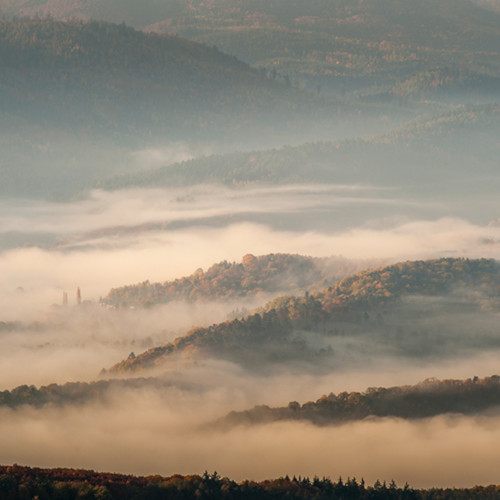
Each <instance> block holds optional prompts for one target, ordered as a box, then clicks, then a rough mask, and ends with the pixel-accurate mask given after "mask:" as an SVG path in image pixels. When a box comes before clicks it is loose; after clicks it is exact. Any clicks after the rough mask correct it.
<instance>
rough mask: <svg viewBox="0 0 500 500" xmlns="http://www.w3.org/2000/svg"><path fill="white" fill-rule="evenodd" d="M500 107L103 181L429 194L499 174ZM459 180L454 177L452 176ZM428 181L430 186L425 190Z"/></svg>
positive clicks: (102, 184)
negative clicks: (324, 186)
mask: <svg viewBox="0 0 500 500" xmlns="http://www.w3.org/2000/svg"><path fill="white" fill-rule="evenodd" d="M499 134H500V107H499V106H498V105H478V106H464V107H459V108H457V109H454V110H453V111H449V112H445V113H442V114H439V113H438V114H435V115H433V116H432V115H431V116H423V117H420V118H417V119H415V120H413V121H411V122H409V123H407V124H406V125H404V126H402V127H400V128H398V129H395V130H393V131H391V132H388V133H385V134H380V135H376V136H371V137H365V138H358V139H353V140H345V141H336V142H316V143H307V144H304V145H301V146H295V147H292V146H287V147H283V148H280V149H271V150H264V151H252V152H248V153H229V154H225V155H220V154H219V155H211V156H206V157H203V158H197V159H193V160H188V161H185V162H182V163H178V164H172V165H167V166H164V167H160V168H155V169H151V170H147V171H143V172H140V173H134V174H127V175H122V176H115V177H111V178H108V179H102V180H100V181H99V182H98V183H96V184H95V186H96V187H99V188H103V189H111V190H112V189H123V188H131V187H151V186H167V187H172V186H186V185H194V184H199V183H212V184H225V185H230V186H233V185H236V186H246V185H254V184H259V183H260V184H288V183H291V184H293V183H307V182H309V183H315V182H316V183H331V184H349V183H352V184H360V183H361V184H371V185H375V186H377V185H378V186H384V187H385V186H397V187H404V189H405V190H406V191H410V192H411V191H414V192H417V193H419V194H420V195H423V196H425V195H426V193H432V190H433V186H434V187H435V186H439V189H440V196H442V193H443V191H446V189H447V187H448V186H450V185H451V186H452V190H451V191H452V194H453V196H456V189H457V185H456V184H457V183H458V184H459V183H460V182H463V181H464V180H466V181H467V183H468V184H467V185H468V186H470V185H471V183H472V184H474V183H478V182H479V183H480V182H482V181H483V179H484V178H485V177H486V178H488V179H490V180H489V181H488V182H491V180H493V179H495V178H496V177H497V174H498V166H499V164H498V158H499V155H500V149H499V148H500V146H499V142H498V140H497V138H498V136H499ZM452 183H454V184H452ZM422 187H424V188H425V189H424V190H422Z"/></svg>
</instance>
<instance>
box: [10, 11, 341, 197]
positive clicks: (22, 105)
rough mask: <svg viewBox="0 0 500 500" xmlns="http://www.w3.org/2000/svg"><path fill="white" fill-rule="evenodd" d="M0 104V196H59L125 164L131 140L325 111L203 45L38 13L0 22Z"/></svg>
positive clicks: (310, 121)
mask: <svg viewBox="0 0 500 500" xmlns="http://www.w3.org/2000/svg"><path fill="white" fill-rule="evenodd" d="M0 109H1V110H2V120H1V125H0V149H1V150H2V159H1V162H0V178H1V181H2V182H1V183H0V196H1V195H9V196H16V195H17V196H23V197H33V196H36V197H40V196H44V197H54V196H56V197H62V198H65V197H68V196H71V195H73V194H74V193H75V192H78V191H80V190H81V189H82V188H84V187H88V186H89V184H91V183H92V181H93V180H95V179H97V178H102V177H107V176H110V175H113V174H117V173H123V172H126V171H130V169H132V168H133V167H135V168H137V166H136V165H134V164H133V161H132V155H131V153H132V152H133V151H136V150H140V149H145V148H148V147H152V146H155V147H156V146H157V145H158V144H165V143H167V144H170V143H175V142H176V141H183V142H188V143H190V144H199V143H204V141H210V142H212V141H215V143H217V144H218V145H219V146H220V147H221V148H223V147H228V144H231V145H232V147H235V146H234V145H235V144H241V143H242V142H245V143H249V142H252V141H254V142H253V143H256V142H257V141H261V140H267V139H269V137H271V136H272V137H273V140H274V138H279V141H281V139H282V138H283V140H285V139H284V137H288V136H289V134H291V135H293V134H296V135H297V134H300V132H301V131H303V130H304V129H306V130H311V133H312V134H314V133H315V131H316V128H315V127H317V129H318V130H320V129H321V127H322V126H323V125H324V121H323V119H324V120H326V121H330V122H331V120H332V119H333V117H335V116H336V113H335V110H334V109H333V108H332V107H331V106H329V105H327V104H326V103H325V102H324V101H323V100H322V99H321V98H320V97H317V96H313V95H308V94H306V93H303V92H300V91H299V90H297V89H294V88H292V86H291V85H286V84H285V83H282V82H278V81H276V80H271V79H270V78H268V77H267V76H266V75H265V74H263V73H262V72H260V71H258V70H256V69H253V68H251V67H250V66H249V65H247V64H245V63H243V62H241V61H239V60H238V59H236V58H235V57H234V56H228V55H226V54H223V53H222V52H220V51H219V50H217V49H216V48H214V47H208V46H205V45H202V44H199V43H196V42H193V41H189V40H186V39H183V38H180V37H177V36H170V35H156V34H146V33H144V32H140V31H136V30H134V29H133V28H130V27H128V26H126V25H123V24H122V25H117V24H111V23H105V22H102V21H88V22H82V21H76V20H72V21H65V22H62V21H61V22H60V21H54V20H53V19H49V18H43V19H39V18H38V19H25V18H20V19H17V20H13V21H7V20H0ZM277 140H278V139H277Z"/></svg>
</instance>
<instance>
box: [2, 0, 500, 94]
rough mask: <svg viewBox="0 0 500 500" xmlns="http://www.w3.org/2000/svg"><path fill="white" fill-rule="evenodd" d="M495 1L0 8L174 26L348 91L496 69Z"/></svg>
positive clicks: (302, 78) (302, 79) (294, 75)
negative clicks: (429, 74)
mask: <svg viewBox="0 0 500 500" xmlns="http://www.w3.org/2000/svg"><path fill="white" fill-rule="evenodd" d="M499 8H500V7H499V5H498V2H497V1H496V0H475V1H474V2H471V1H467V0H440V1H439V2H435V1H432V0H425V1H419V2H413V1H411V0H377V1H372V2H355V1H352V0H336V1H328V0H317V1H315V2H309V1H307V0H293V1H289V0H277V1H274V2H260V1H253V2H247V1H245V0H215V1H213V2H209V3H207V2H202V1H201V0H196V1H191V2H187V1H176V2H167V3H165V2H163V3H158V2H153V1H149V2H146V6H145V8H142V9H138V8H137V6H136V5H134V4H133V2H130V1H127V2H117V1H115V0H113V1H111V2H109V1H106V2H104V1H102V0H100V1H99V0H96V1H93V2H83V1H77V2H74V1H69V0H63V1H60V0H58V1H55V0H38V1H37V2H26V1H25V0H13V1H11V2H9V4H8V5H6V6H4V7H3V10H2V11H0V12H1V13H2V14H4V15H7V16H9V15H37V14H38V15H41V16H44V15H47V14H50V15H52V16H54V17H56V18H68V17H70V16H76V17H80V18H85V19H88V18H97V19H106V20H111V21H114V22H122V21H125V22H127V23H129V24H131V25H133V26H135V27H136V28H141V29H144V30H146V31H155V32H163V33H165V32H166V33H175V34H179V35H181V36H185V37H187V38H191V39H193V40H197V41H201V42H204V43H207V44H208V45H210V46H212V45H217V46H218V47H220V48H221V50H223V51H224V52H227V53H229V54H234V55H236V56H237V57H238V58H240V59H242V60H244V61H246V62H248V63H250V64H252V65H253V66H256V67H260V68H264V69H265V70H266V71H268V72H269V74H270V75H272V76H273V77H275V78H278V79H282V80H290V79H291V81H294V82H299V83H300V84H303V85H306V86H308V87H309V88H310V89H312V90H316V89H317V90H320V91H321V92H335V93H336V94H337V95H345V94H346V93H347V94H352V93H353V92H354V93H359V92H361V93H366V92H367V91H368V93H373V92H375V93H377V92H378V90H377V89H379V90H380V89H381V88H385V89H387V88H390V86H391V85H393V84H394V83H396V82H397V81H398V80H405V79H406V78H407V77H408V76H411V75H412V74H416V73H418V72H420V71H422V70H426V69H436V68H440V67H443V66H445V65H446V66H447V65H450V64H452V65H454V64H456V65H458V66H459V67H460V68H468V69H469V70H470V71H473V72H474V73H476V74H478V75H491V74H493V75H496V76H498V72H499V70H500V67H499V65H498V50H499V49H498V47H500V43H499V41H500V38H499V37H500V29H499V26H500V23H499V17H498V12H499ZM472 87H474V84H473V83H472ZM369 89H370V90H369Z"/></svg>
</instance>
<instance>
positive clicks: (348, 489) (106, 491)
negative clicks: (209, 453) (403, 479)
mask: <svg viewBox="0 0 500 500" xmlns="http://www.w3.org/2000/svg"><path fill="white" fill-rule="evenodd" d="M0 498H1V499H2V500H3V499H9V500H18V499H19V500H21V499H25V498H38V499H40V500H51V499H54V500H56V499H57V500H67V499H71V500H75V499H87V500H111V499H119V500H132V499H133V500H143V499H144V500H157V499H158V500H159V499H168V500H190V499H193V500H233V499H234V500H236V499H237V500H246V499H248V500H250V499H255V500H257V499H263V500H281V499H283V500H285V499H287V500H293V499H297V500H299V499H301V500H309V499H311V500H327V499H328V500H337V499H338V500H340V499H343V500H379V499H380V500H393V499H394V500H437V499H439V500H451V499H468V500H475V499H481V500H488V499H498V498H500V487H498V486H495V485H491V486H486V487H482V486H476V487H474V488H470V489H465V488H464V489H456V488H453V489H451V488H448V489H440V488H433V489H428V490H424V489H414V488H411V487H410V486H409V485H408V484H406V485H404V486H403V487H399V486H397V485H396V483H395V482H394V481H391V482H390V483H389V484H387V483H386V482H385V481H384V482H380V481H376V482H375V483H374V484H373V486H368V485H366V484H365V482H364V480H363V479H361V480H360V481H358V480H357V479H356V478H348V479H347V480H345V481H344V480H343V479H342V478H339V479H338V480H337V481H332V480H330V479H329V478H326V477H323V478H321V479H320V478H318V477H314V478H313V479H310V478H308V477H300V476H299V477H296V476H294V477H292V478H290V477H289V476H285V477H280V478H278V479H271V480H266V481H259V482H257V481H243V482H240V483H237V482H235V481H232V480H231V479H229V478H227V477H221V476H219V475H218V474H217V472H214V473H212V474H210V473H208V472H205V473H204V474H203V475H201V476H200V475H190V476H181V475H174V476H170V477H162V476H148V477H137V476H130V475H120V474H110V473H97V472H94V471H86V470H74V469H39V468H29V467H23V466H19V465H13V466H0Z"/></svg>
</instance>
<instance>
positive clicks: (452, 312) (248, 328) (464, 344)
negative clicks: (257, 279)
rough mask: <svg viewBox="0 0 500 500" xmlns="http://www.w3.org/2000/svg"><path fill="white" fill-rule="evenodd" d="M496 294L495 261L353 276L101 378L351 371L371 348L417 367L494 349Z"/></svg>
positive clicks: (197, 334) (499, 270)
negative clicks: (171, 372) (175, 368)
mask: <svg viewBox="0 0 500 500" xmlns="http://www.w3.org/2000/svg"><path fill="white" fill-rule="evenodd" d="M499 289H500V265H499V264H498V262H496V261H494V260H485V259H482V260H468V259H466V260H464V259H438V260H431V261H415V262H406V263H401V264H397V265H393V266H387V267H384V268H380V269H377V270H373V271H365V272H361V273H359V274H355V275H353V276H351V277H349V278H345V279H343V280H341V281H340V282H338V283H337V284H336V285H334V286H331V287H328V288H325V289H324V290H323V291H321V292H311V293H306V294H305V295H304V296H301V297H294V296H283V297H279V298H277V299H275V300H273V301H271V302H269V303H268V304H267V305H266V306H265V307H263V308H262V309H260V310H258V311H256V312H254V313H253V314H250V315H249V316H247V317H246V318H243V319H235V320H232V321H226V322H224V323H220V324H216V325H212V326H210V327H208V328H196V329H194V330H192V331H191V332H188V333H187V334H186V335H185V336H183V337H179V338H177V339H176V340H175V341H174V342H172V343H169V344H167V345H164V346H159V347H155V348H152V349H150V350H148V351H146V352H144V353H142V354H140V355H138V356H137V357H135V356H134V357H133V358H132V359H127V360H124V361H122V362H121V363H118V364H116V365H115V366H113V367H112V368H111V369H110V370H109V371H108V372H107V373H110V374H120V373H130V372H140V371H143V370H147V369H152V368H158V367H160V368H161V366H162V365H165V366H168V363H169V362H175V361H176V360H177V359H179V358H181V359H186V358H187V359H193V360H197V359H198V360H201V359H207V358H216V359H217V358H219V359H226V360H231V361H232V362H235V363H240V364H242V365H244V366H247V367H249V368H254V367H259V366H260V367H265V366H273V365H280V364H287V363H290V362H293V363H294V364H295V366H297V367H298V366H299V365H298V364H297V362H306V363H312V364H313V365H314V366H315V368H319V367H320V366H322V365H323V366H325V367H326V366H329V367H330V369H332V367H337V368H339V367H341V366H342V365H343V364H345V363H346V362H347V363H351V364H352V363H355V362H356V360H357V361H358V362H359V361H360V360H361V359H362V358H363V356H364V354H363V352H364V351H363V350H364V349H367V346H370V345H371V346H372V347H371V348H370V347H368V351H370V349H372V350H371V351H370V355H371V356H377V355H381V354H389V353H391V352H392V353H394V354H395V355H396V356H399V357H401V356H402V357H404V356H410V357H417V358H418V357H422V358H425V357H429V356H435V355H437V354H440V355H443V356H450V355H456V354H458V353H460V351H461V350H462V349H479V348H486V347H487V346H489V347H491V348H493V347H494V346H497V347H498V344H499V341H500V340H499V339H498V338H497V335H496V330H495V325H496V321H497V319H496V314H495V311H498V307H499V305H498V300H497V299H496V298H495V297H496V296H497V295H498V291H499ZM412 297H414V298H415V299H414V300H412ZM468 315H470V316H468ZM475 315H481V316H482V320H481V329H480V330H478V331H477V332H476V336H472V337H471V335H470V327H471V317H472V318H473V317H475ZM408 325H411V327H410V328H409V326H408ZM360 340H361V341H360ZM351 341H352V342H354V343H353V344H352V345H351V344H350V342H351ZM355 341H360V348H361V351H359V353H358V354H356V349H357V347H356V345H355ZM346 349H347V352H348V353H349V355H348V357H345V358H344V356H343V354H342V353H343V352H344V351H345V350H346ZM377 353H379V354H377ZM358 355H359V356H361V357H358ZM103 373H106V372H103Z"/></svg>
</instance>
